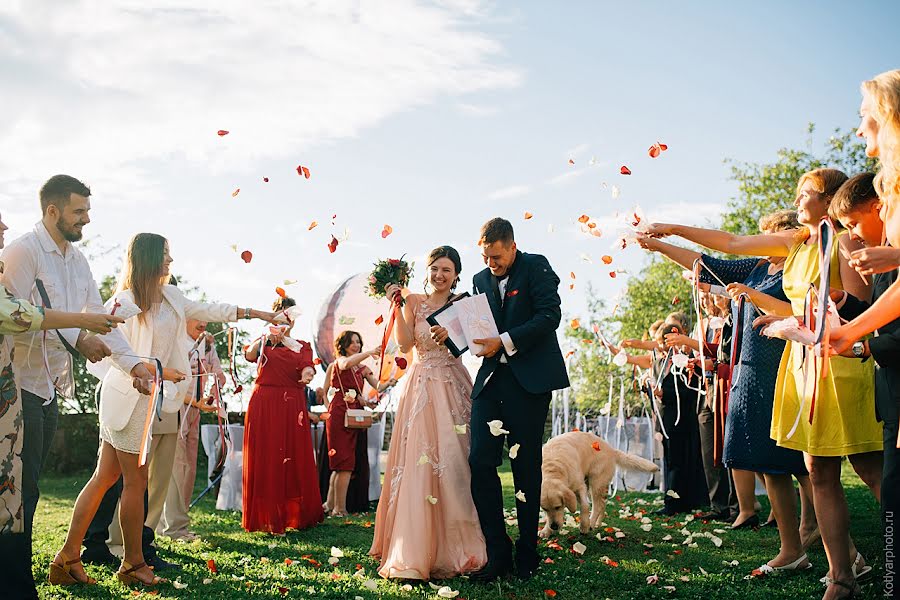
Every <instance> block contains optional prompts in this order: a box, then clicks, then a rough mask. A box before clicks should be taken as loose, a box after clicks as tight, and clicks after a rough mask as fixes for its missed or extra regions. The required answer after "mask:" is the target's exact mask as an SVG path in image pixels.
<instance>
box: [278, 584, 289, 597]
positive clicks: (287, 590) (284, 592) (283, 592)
mask: <svg viewBox="0 0 900 600" xmlns="http://www.w3.org/2000/svg"><path fill="white" fill-rule="evenodd" d="M278 591H279V592H281V595H282V596H285V595H287V593H288V592H289V591H291V590H289V589H288V588H286V587H284V586H278Z"/></svg>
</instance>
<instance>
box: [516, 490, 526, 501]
mask: <svg viewBox="0 0 900 600" xmlns="http://www.w3.org/2000/svg"><path fill="white" fill-rule="evenodd" d="M516 500H518V501H519V502H525V492H523V491H522V490H519V491H518V492H516Z"/></svg>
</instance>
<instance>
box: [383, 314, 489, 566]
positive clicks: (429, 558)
mask: <svg viewBox="0 0 900 600" xmlns="http://www.w3.org/2000/svg"><path fill="white" fill-rule="evenodd" d="M413 301H416V300H413ZM434 310H435V308H434V307H429V306H428V305H427V304H425V302H424V301H422V300H421V299H418V305H417V306H416V307H414V312H415V326H414V331H415V347H416V357H415V360H414V361H413V363H412V365H411V366H410V369H409V371H408V372H407V373H406V376H405V377H404V378H403V380H404V382H403V388H402V390H401V394H400V402H399V406H398V408H397V415H396V418H395V420H394V429H393V433H392V434H391V447H390V450H389V452H388V459H387V466H386V468H385V477H384V486H383V487H382V490H381V499H380V501H379V503H378V512H377V514H376V516H375V540H374V542H373V543H372V548H371V550H369V554H371V555H372V556H376V557H380V558H381V566H380V568H379V570H378V573H379V574H380V575H381V576H382V577H393V578H402V579H424V580H427V579H444V578H449V577H454V576H456V575H459V574H461V573H465V572H468V571H473V570H476V569H479V568H481V567H482V566H483V565H484V563H485V562H486V560H487V555H486V551H485V546H484V536H483V535H482V533H481V526H480V525H479V524H478V514H477V513H476V512H475V504H474V503H473V502H472V496H471V494H470V491H469V482H470V479H471V476H470V473H469V417H470V415H471V410H472V400H471V399H470V398H469V394H470V393H471V392H472V378H471V377H470V376H469V373H468V371H466V369H465V367H463V365H462V362H461V361H460V360H459V359H456V358H453V355H452V354H450V352H449V351H447V349H446V348H445V347H444V346H438V345H437V344H435V343H434V341H433V340H432V339H431V335H430V333H429V327H430V326H429V325H428V322H427V321H426V320H425V318H426V317H427V316H428V315H429V314H430V313H431V312H433V311H434ZM426 460H427V462H426ZM429 497H431V498H432V499H434V500H436V502H433V503H432V501H429Z"/></svg>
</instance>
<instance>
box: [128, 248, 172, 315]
mask: <svg viewBox="0 0 900 600" xmlns="http://www.w3.org/2000/svg"><path fill="white" fill-rule="evenodd" d="M168 244H169V242H168V240H166V238H164V237H163V236H161V235H159V234H156V233H139V234H137V235H135V236H134V237H133V238H131V241H130V242H128V251H127V252H126V254H125V264H124V265H123V266H122V272H121V273H120V274H119V284H118V286H117V287H116V293H117V294H118V293H120V292H122V291H124V290H131V293H132V294H133V295H134V303H135V304H137V305H138V308H140V309H141V311H142V312H141V314H140V315H138V319H139V320H140V321H141V322H142V323H143V322H144V321H145V320H146V315H147V313H148V311H149V310H150V309H151V308H152V307H153V305H154V304H158V303H159V302H161V301H162V286H163V284H164V283H165V281H164V278H163V276H162V269H163V260H164V259H165V255H166V247H167V246H168Z"/></svg>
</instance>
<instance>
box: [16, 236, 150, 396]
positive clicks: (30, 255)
mask: <svg viewBox="0 0 900 600" xmlns="http://www.w3.org/2000/svg"><path fill="white" fill-rule="evenodd" d="M0 260H2V261H3V262H4V263H5V265H6V268H5V269H4V271H3V275H2V276H0V283H2V284H3V285H4V286H5V287H6V288H7V289H8V290H9V291H11V292H12V293H13V295H15V296H16V297H18V298H24V299H26V300H29V301H30V302H31V303H32V304H34V305H36V306H43V302H42V301H41V297H40V294H38V291H37V288H36V286H35V285H34V280H35V279H40V280H41V281H43V282H44V287H45V288H46V289H47V296H48V298H49V299H50V305H51V306H50V307H51V308H53V309H56V310H64V311H68V312H85V311H88V312H106V309H105V308H104V307H103V300H102V299H101V298H100V292H99V291H98V290H97V282H96V281H95V280H94V276H93V274H92V273H91V267H90V265H89V264H88V261H87V259H86V258H85V257H84V255H83V254H82V253H81V251H80V250H78V248H76V247H75V246H74V245H72V244H71V243H70V242H66V245H65V246H64V251H63V252H61V251H60V249H59V246H57V245H56V242H54V241H53V238H52V237H50V233H49V232H48V231H47V228H46V227H45V226H44V223H43V221H41V222H38V224H37V225H35V226H34V230H33V231H31V232H29V233H26V234H25V235H23V236H22V237H20V238H18V239H16V240H14V241H13V242H12V243H11V244H9V246H7V247H6V248H5V249H4V250H3V253H2V255H0ZM60 333H62V335H63V336H65V338H66V341H67V342H69V344H71V345H72V347H73V348H74V347H75V344H76V343H78V336H79V334H80V333H81V330H79V329H62V330H60ZM42 341H43V332H36V333H25V334H22V335H18V336H16V337H15V344H16V345H15V360H14V362H13V368H14V369H15V373H16V377H17V379H18V380H19V383H20V385H21V387H22V389H23V390H25V391H28V392H31V393H32V394H35V395H36V396H39V397H41V398H44V399H45V400H47V401H48V402H49V401H50V400H52V399H53V396H54V392H53V390H54V380H55V382H56V387H57V388H59V390H60V391H61V392H62V393H63V394H65V395H66V396H71V395H72V394H73V393H74V388H75V384H74V380H73V377H72V360H71V356H70V355H69V352H68V351H67V350H66V348H65V346H63V345H62V342H60V341H59V338H58V337H57V335H56V331H48V332H47V365H48V367H49V373H48V368H47V367H45V366H44V356H43V352H44V349H43V343H42ZM104 341H105V342H106V344H107V345H108V346H109V347H110V350H112V351H113V352H114V353H116V354H114V355H113V356H114V360H115V362H116V364H117V366H119V368H121V369H122V370H123V371H125V372H126V373H130V372H131V369H132V368H133V367H134V366H135V365H136V364H137V363H138V362H140V361H139V359H137V358H130V357H127V356H121V355H123V354H134V352H132V351H131V347H130V346H129V345H128V342H127V341H126V340H125V338H124V336H123V335H122V334H121V332H119V331H118V330H117V329H114V330H113V331H112V333H110V334H108V335H106V336H105V337H104ZM51 375H52V377H53V380H51V379H50V377H51Z"/></svg>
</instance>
